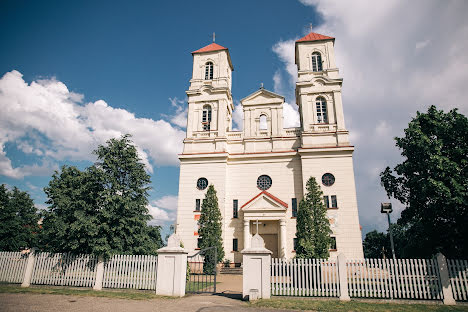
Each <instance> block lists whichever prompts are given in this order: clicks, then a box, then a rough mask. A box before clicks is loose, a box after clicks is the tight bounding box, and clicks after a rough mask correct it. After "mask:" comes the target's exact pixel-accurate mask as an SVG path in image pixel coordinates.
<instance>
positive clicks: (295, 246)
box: [293, 238, 297, 250]
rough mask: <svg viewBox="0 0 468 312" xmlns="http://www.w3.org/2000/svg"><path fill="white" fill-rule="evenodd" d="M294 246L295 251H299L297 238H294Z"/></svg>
mask: <svg viewBox="0 0 468 312" xmlns="http://www.w3.org/2000/svg"><path fill="white" fill-rule="evenodd" d="M293 244H294V250H297V238H294V241H293Z"/></svg>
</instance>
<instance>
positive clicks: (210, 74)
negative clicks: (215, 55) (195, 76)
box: [205, 62, 213, 80]
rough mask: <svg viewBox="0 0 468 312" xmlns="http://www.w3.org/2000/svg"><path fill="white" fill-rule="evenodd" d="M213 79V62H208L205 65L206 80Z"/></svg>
mask: <svg viewBox="0 0 468 312" xmlns="http://www.w3.org/2000/svg"><path fill="white" fill-rule="evenodd" d="M212 79H213V62H207V63H206V64H205V80H212Z"/></svg>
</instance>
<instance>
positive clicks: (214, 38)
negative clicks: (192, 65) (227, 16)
mask: <svg viewBox="0 0 468 312" xmlns="http://www.w3.org/2000/svg"><path fill="white" fill-rule="evenodd" d="M215 40H216V34H215V32H213V42H215Z"/></svg>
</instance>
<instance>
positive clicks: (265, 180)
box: [257, 175, 271, 191]
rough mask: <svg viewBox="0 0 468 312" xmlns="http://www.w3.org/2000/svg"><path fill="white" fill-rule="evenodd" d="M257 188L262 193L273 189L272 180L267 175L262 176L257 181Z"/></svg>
mask: <svg viewBox="0 0 468 312" xmlns="http://www.w3.org/2000/svg"><path fill="white" fill-rule="evenodd" d="M257 187H258V188H259V189H261V190H262V191H265V190H268V189H269V188H270V187H271V178H270V177H269V176H267V175H261V176H259V177H258V179H257Z"/></svg>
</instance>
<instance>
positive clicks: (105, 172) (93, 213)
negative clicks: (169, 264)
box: [43, 135, 162, 258]
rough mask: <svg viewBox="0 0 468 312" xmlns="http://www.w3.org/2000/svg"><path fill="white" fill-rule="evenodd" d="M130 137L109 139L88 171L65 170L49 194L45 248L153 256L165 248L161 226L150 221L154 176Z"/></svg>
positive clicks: (51, 184)
mask: <svg viewBox="0 0 468 312" xmlns="http://www.w3.org/2000/svg"><path fill="white" fill-rule="evenodd" d="M129 137H130V136H129V135H125V136H122V137H121V138H120V139H111V140H109V141H107V144H106V145H100V146H99V147H98V148H97V149H96V150H95V151H94V153H95V154H96V155H97V162H96V163H95V164H94V165H93V166H91V167H89V168H87V169H86V170H84V171H80V170H78V169H77V168H75V167H66V166H65V167H62V171H61V172H60V173H59V172H56V173H55V174H54V175H53V179H52V180H51V181H50V183H49V186H48V187H46V188H45V192H46V194H47V196H48V198H49V200H48V201H47V203H48V204H49V205H50V207H49V209H48V211H46V212H45V213H44V222H43V226H44V236H43V241H44V246H45V248H46V249H48V250H50V251H54V252H69V253H73V254H79V253H86V254H95V255H102V256H104V257H105V258H109V257H110V256H111V255H113V254H122V253H124V254H155V253H156V250H157V249H158V248H160V247H162V239H161V234H160V228H159V227H151V226H149V225H148V224H147V223H148V221H149V220H150V219H151V216H150V215H149V213H148V208H147V204H148V200H147V196H148V193H147V191H148V189H149V186H148V185H149V183H150V177H149V175H148V174H147V173H146V172H145V170H144V164H142V163H141V162H140V159H139V158H138V153H137V150H136V148H135V146H134V145H133V144H132V141H130V139H129Z"/></svg>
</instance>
